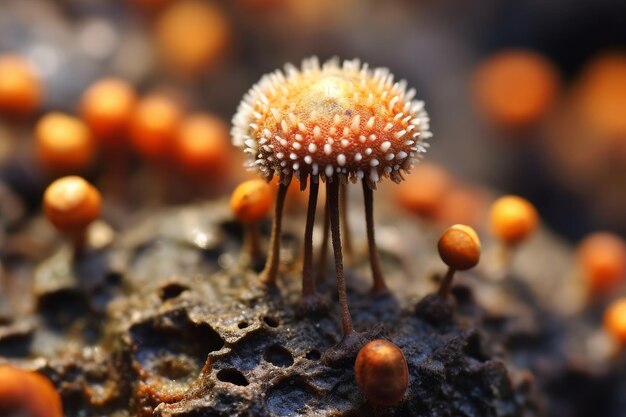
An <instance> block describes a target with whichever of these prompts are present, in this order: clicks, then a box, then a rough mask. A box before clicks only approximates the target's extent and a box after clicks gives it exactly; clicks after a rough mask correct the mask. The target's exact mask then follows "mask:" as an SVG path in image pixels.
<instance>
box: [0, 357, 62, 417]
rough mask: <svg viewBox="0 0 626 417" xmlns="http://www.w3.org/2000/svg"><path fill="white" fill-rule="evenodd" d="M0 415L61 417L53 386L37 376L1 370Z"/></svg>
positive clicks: (13, 369)
mask: <svg viewBox="0 0 626 417" xmlns="http://www.w3.org/2000/svg"><path fill="white" fill-rule="evenodd" d="M0 414H2V415H16V416H17V415H24V416H29V417H63V407H62V404H61V397H60V396H59V394H58V392H57V391H56V390H55V388H54V386H53V385H52V383H51V382H50V381H49V380H48V379H47V378H46V377H44V376H43V375H41V374H39V373H36V372H29V371H23V370H21V369H17V368H13V367H12V366H6V365H3V366H0Z"/></svg>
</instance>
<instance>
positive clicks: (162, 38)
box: [155, 0, 231, 75]
mask: <svg viewBox="0 0 626 417" xmlns="http://www.w3.org/2000/svg"><path fill="white" fill-rule="evenodd" d="M155 37H156V43H157V47H158V49H159V51H160V53H161V54H162V55H163V57H164V58H165V60H166V61H167V62H168V63H169V64H170V66H171V67H172V68H173V69H175V70H177V71H179V72H181V73H182V74H185V75H198V74H200V73H201V72H203V71H205V70H207V69H209V68H210V67H212V66H214V65H215V64H216V63H218V62H219V60H220V59H221V58H222V56H223V55H224V53H225V51H226V48H227V46H228V43H229V40H230V37H231V27H230V22H229V20H228V17H227V16H226V15H225V14H224V12H223V11H222V10H221V9H220V8H218V7H217V6H216V5H215V4H212V3H207V2H203V1H199V0H178V1H176V2H174V3H173V4H172V5H170V6H168V7H167V8H166V9H165V10H164V11H163V12H162V14H161V15H160V16H159V18H158V20H157V22H156V26H155Z"/></svg>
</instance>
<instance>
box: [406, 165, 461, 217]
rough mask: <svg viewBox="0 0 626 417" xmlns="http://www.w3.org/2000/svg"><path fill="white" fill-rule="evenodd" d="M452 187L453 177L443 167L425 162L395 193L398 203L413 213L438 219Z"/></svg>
mask: <svg viewBox="0 0 626 417" xmlns="http://www.w3.org/2000/svg"><path fill="white" fill-rule="evenodd" d="M451 186H452V177H451V176H450V174H449V173H448V171H446V170H445V169H444V168H443V167H441V166H439V165H437V164H434V163H429V162H424V163H421V164H419V165H418V166H416V167H415V169H414V170H413V172H411V174H410V175H408V176H407V179H406V181H404V182H403V183H402V184H400V185H399V186H398V187H397V188H396V191H395V193H394V197H395V200H396V202H397V203H398V204H399V205H400V206H402V207H403V208H405V209H406V210H408V211H409V212H411V213H415V214H417V215H419V216H421V217H425V218H427V219H433V218H436V217H437V216H438V214H439V212H440V210H441V207H442V201H443V199H444V196H445V195H446V193H447V192H448V191H449V190H450V188H451Z"/></svg>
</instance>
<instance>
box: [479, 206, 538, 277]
mask: <svg viewBox="0 0 626 417" xmlns="http://www.w3.org/2000/svg"><path fill="white" fill-rule="evenodd" d="M538 224H539V215H538V214H537V210H536V209H535V207H534V206H533V205H532V204H531V203H530V202H529V201H528V200H526V199H524V198H522V197H518V196H514V195H507V196H504V197H500V198H499V199H497V200H496V201H495V202H494V203H493V204H492V206H491V209H490V212H489V226H490V229H491V233H492V234H493V235H494V236H495V237H496V238H497V239H498V240H499V241H500V245H499V247H498V250H499V253H498V254H497V255H498V256H497V257H496V259H494V262H495V263H494V266H493V267H492V269H494V270H497V272H496V273H495V275H498V276H499V277H502V276H503V275H504V273H505V272H506V269H507V268H508V266H509V264H510V258H511V252H512V250H513V249H514V248H515V247H517V246H518V245H519V244H520V243H521V242H522V241H524V240H525V239H527V238H528V237H529V236H530V235H531V234H532V233H533V232H534V231H535V230H536V229H537V226H538Z"/></svg>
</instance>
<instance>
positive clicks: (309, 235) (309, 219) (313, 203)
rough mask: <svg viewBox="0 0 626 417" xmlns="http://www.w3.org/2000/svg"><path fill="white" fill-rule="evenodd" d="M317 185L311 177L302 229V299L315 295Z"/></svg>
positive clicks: (311, 297) (317, 180)
mask: <svg viewBox="0 0 626 417" xmlns="http://www.w3.org/2000/svg"><path fill="white" fill-rule="evenodd" d="M319 186H320V185H319V179H318V178H311V186H310V191H309V204H308V206H307V212H306V226H305V229H304V260H303V265H302V299H303V300H313V299H314V298H315V297H316V292H315V279H314V276H313V225H314V224H315V210H316V209H317V194H318V191H319Z"/></svg>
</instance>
